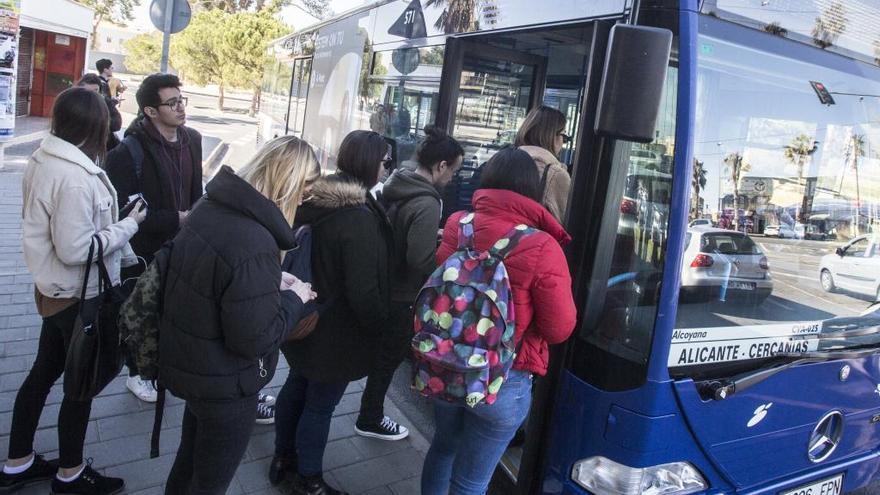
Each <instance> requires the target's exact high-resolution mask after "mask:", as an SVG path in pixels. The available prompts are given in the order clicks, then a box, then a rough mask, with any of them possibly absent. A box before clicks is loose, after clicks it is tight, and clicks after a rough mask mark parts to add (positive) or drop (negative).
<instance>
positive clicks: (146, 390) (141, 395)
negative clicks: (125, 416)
mask: <svg viewBox="0 0 880 495" xmlns="http://www.w3.org/2000/svg"><path fill="white" fill-rule="evenodd" d="M125 386H126V387H128V390H130V391H131V393H133V394H134V396H135V397H137V398H138V399H140V400H142V401H144V402H156V399H158V396H159V393H158V392H156V388H155V387H153V384H152V383H151V382H148V381H145V380H141V377H140V375H138V376H130V377H128V380H126V381H125Z"/></svg>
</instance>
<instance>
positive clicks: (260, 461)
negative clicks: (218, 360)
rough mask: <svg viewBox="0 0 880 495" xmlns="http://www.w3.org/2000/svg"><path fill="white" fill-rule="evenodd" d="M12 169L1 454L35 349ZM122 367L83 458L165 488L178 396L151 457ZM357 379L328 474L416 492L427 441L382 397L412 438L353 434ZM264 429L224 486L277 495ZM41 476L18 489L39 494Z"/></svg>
mask: <svg viewBox="0 0 880 495" xmlns="http://www.w3.org/2000/svg"><path fill="white" fill-rule="evenodd" d="M21 179H22V172H21V170H20V169H17V170H13V169H7V170H5V171H2V170H0V455H5V453H6V452H7V449H8V444H9V429H10V423H11V421H12V408H13V404H14V402H15V395H16V393H17V391H18V388H19V386H20V385H21V383H22V382H23V381H24V379H25V377H26V376H27V373H28V370H29V369H30V366H31V364H32V363H33V360H34V357H35V355H36V350H37V343H38V339H39V336H40V325H41V319H40V317H39V316H38V315H37V314H36V309H35V307H34V303H33V299H34V297H33V291H34V288H33V283H32V279H31V276H30V274H29V273H28V271H27V267H26V266H25V264H24V260H23V257H22V252H21V201H22V196H21ZM278 368H279V369H278V371H277V372H276V374H275V378H274V379H273V380H272V382H271V383H270V385H269V387H268V389H267V391H268V392H269V393H272V394H273V395H277V394H278V390H279V388H280V386H281V385H282V384H283V383H284V380H285V379H286V377H287V373H288V366H287V364H286V363H285V362H284V359H283V358H282V359H281V360H280V362H279V365H278ZM126 373H127V371H126V370H124V371H123V374H121V375H120V376H119V377H117V378H116V379H115V380H113V382H111V383H110V385H109V386H108V387H107V388H106V389H105V390H104V392H103V393H102V394H101V395H99V396H98V397H97V398H96V399H95V400H94V402H93V404H92V414H91V421H90V423H89V427H88V432H87V434H86V446H85V455H86V457H93V458H94V467H95V468H96V469H98V470H99V471H101V472H103V473H104V474H107V475H112V476H119V477H122V478H124V479H125V483H126V492H125V493H137V494H143V495H147V494H149V495H154V494H161V493H163V491H164V489H163V484H164V482H165V479H166V477H167V475H168V471H169V470H170V468H171V464H172V462H173V460H174V454H175V452H176V449H177V445H178V443H179V440H180V423H181V419H182V416H183V407H184V405H183V402H182V401H181V400H179V399H177V398H174V397H171V396H169V397H168V401H167V403H166V406H165V418H164V420H163V429H162V437H161V445H160V454H161V455H160V457H158V458H156V459H150V458H149V450H150V447H149V446H150V432H151V431H152V425H153V412H154V408H153V406H152V405H151V404H145V403H143V402H141V401H140V400H138V399H136V398H135V397H134V396H133V395H132V394H130V393H129V392H128V390H127V389H126V388H125V379H126V376H127V374H126ZM362 390H363V380H362V381H359V382H354V383H352V384H351V385H349V387H348V390H347V391H346V395H345V396H344V397H343V398H342V401H341V402H340V404H339V406H338V407H337V408H336V411H335V413H334V415H335V416H334V418H333V422H332V424H331V427H330V442H329V444H328V446H327V450H326V453H325V456H324V468H325V471H326V478H327V480H328V481H329V482H331V483H333V484H335V485H336V486H337V487H339V488H341V489H343V490H346V491H349V492H351V493H352V494H364V495H410V494H417V493H419V474H420V473H421V469H422V461H423V459H424V455H425V453H426V451H427V448H428V442H427V441H426V440H425V438H424V437H422V436H421V434H420V433H419V432H418V430H416V429H415V428H414V427H413V425H412V424H409V423H408V422H407V421H406V420H405V418H403V414H402V413H401V412H400V410H399V409H398V408H397V407H396V406H395V405H394V404H393V403H392V402H391V401H389V400H386V405H385V409H386V413H387V414H388V415H389V416H391V417H393V418H395V419H398V418H402V419H404V423H405V424H406V426H407V427H409V429H410V432H411V433H410V436H409V438H407V439H405V440H401V441H398V442H386V441H382V440H374V439H367V438H363V437H359V436H357V435H355V433H354V422H355V419H356V418H357V411H358V409H359V407H360V396H361V392H362ZM61 398H62V391H61V384H60V382H59V383H58V384H56V385H55V387H54V388H53V389H52V392H51V393H50V394H49V398H48V400H47V401H46V407H45V409H44V410H43V415H42V417H41V418H40V423H39V424H40V427H39V428H40V429H39V430H38V431H37V434H36V441H35V445H34V448H35V450H36V451H37V452H40V453H45V454H48V456H47V457H48V458H54V457H57V455H58V452H57V448H58V438H57V433H56V431H57V430H56V429H55V425H56V424H57V422H56V421H57V416H58V410H59V408H60V402H61ZM274 438H275V433H274V429H273V427H272V426H261V425H256V427H255V429H254V433H253V435H252V437H251V441H250V445H249V446H248V449H247V453H246V454H245V457H244V459H243V460H242V463H241V465H240V466H239V469H238V471H237V473H236V476H235V479H234V480H233V482H232V484H231V485H230V487H229V491H228V493H229V494H231V495H239V494H251V493H254V494H263V493H267V494H268V493H271V494H275V493H281V492H280V491H279V490H277V489H275V488H273V487H271V486H270V485H269V482H268V479H267V473H268V469H269V462H270V460H271V457H272V453H273V449H274ZM47 490H48V482H47V483H42V484H37V485H33V486H30V487H27V488H25V489H23V490H22V491H20V492H18V493H20V494H22V495H31V494H45V493H46V491H47Z"/></svg>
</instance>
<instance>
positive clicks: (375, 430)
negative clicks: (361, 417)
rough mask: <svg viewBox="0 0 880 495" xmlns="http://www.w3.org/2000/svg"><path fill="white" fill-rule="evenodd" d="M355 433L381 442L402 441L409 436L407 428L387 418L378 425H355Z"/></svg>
mask: <svg viewBox="0 0 880 495" xmlns="http://www.w3.org/2000/svg"><path fill="white" fill-rule="evenodd" d="M354 431H355V432H356V433H357V434H358V435H360V436H362V437H369V438H378V439H380V440H401V439H404V438H406V436H407V435H409V430H407V429H406V426H403V425H402V424H400V423H398V422H397V421H394V420H393V419H391V418H389V417H388V416H385V417H384V418H382V421H380V422H379V424H377V425H362V424H360V423H358V424H355V427H354Z"/></svg>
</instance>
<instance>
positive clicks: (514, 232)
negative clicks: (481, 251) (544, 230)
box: [489, 224, 537, 259]
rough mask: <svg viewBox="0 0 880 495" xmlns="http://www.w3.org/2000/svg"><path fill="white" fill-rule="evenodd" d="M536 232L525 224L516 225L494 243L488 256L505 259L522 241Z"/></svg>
mask: <svg viewBox="0 0 880 495" xmlns="http://www.w3.org/2000/svg"><path fill="white" fill-rule="evenodd" d="M535 232H537V230H535V229H533V228H531V227H529V226H528V225H525V224H520V225H517V226H516V227H514V228H512V229H510V232H508V233H507V235H505V236H504V237H502V238H501V239H498V240H497V241H495V244H494V245H493V246H492V248H491V249H489V254H491V255H493V256H497V257H499V258H501V259H504V258H506V257H507V255H509V254H510V252H511V251H513V249H514V248H515V247H516V246H517V245H518V244H519V243H520V241H522V240H523V239H524V238H526V237H528V236H530V235H532V234H534V233H535Z"/></svg>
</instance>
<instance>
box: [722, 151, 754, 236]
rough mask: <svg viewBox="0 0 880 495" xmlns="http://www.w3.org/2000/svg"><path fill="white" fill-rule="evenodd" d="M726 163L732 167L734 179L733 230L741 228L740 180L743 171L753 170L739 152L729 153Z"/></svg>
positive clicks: (725, 159)
mask: <svg viewBox="0 0 880 495" xmlns="http://www.w3.org/2000/svg"><path fill="white" fill-rule="evenodd" d="M724 163H726V164H727V166H728V167H729V168H730V179H731V180H732V181H733V230H739V182H740V179H742V174H743V172H748V171H749V170H751V169H752V165H751V164H750V163H749V162H747V161H745V159H744V158H743V156H742V153H739V152H733V153H731V154H729V155H727V156H726V157H725V158H724Z"/></svg>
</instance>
